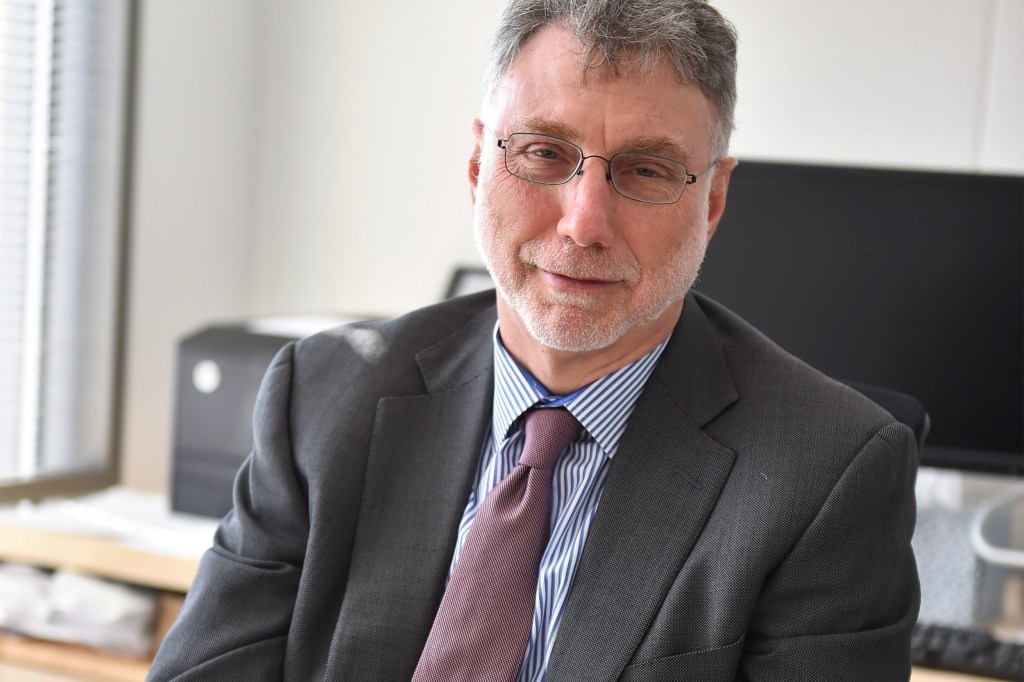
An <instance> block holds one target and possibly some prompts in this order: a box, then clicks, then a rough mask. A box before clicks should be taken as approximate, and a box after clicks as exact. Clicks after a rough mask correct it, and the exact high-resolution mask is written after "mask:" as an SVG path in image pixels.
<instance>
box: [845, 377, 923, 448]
mask: <svg viewBox="0 0 1024 682" xmlns="http://www.w3.org/2000/svg"><path fill="white" fill-rule="evenodd" d="M840 381H842V383H844V384H846V385H847V386H849V387H850V388H852V389H853V390H855V391H857V392H858V393H860V394H861V395H862V396H864V397H865V398H867V399H869V400H871V401H872V402H874V403H875V404H877V405H878V406H879V407H881V408H882V409H884V410H886V411H887V412H888V413H889V414H891V415H892V416H893V418H894V419H896V421H898V422H900V423H901V424H906V425H907V426H909V427H910V428H911V429H912V430H913V432H914V437H915V438H917V451H918V453H920V452H921V450H922V449H923V448H924V441H925V439H926V438H927V437H928V431H929V430H930V429H931V426H932V421H931V418H930V417H929V416H928V410H927V409H925V406H924V404H922V403H921V401H920V400H918V399H917V398H915V397H914V396H912V395H907V394H906V393H900V392H899V391H894V390H892V389H889V388H882V387H881V386H872V385H870V384H862V383H859V382H856V381H845V380H842V379H840Z"/></svg>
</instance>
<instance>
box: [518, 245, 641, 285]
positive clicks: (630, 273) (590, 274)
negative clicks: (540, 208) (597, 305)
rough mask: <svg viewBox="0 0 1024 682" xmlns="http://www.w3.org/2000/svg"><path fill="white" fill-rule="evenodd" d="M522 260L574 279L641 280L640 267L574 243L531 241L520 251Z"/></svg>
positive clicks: (631, 261) (634, 263)
mask: <svg viewBox="0 0 1024 682" xmlns="http://www.w3.org/2000/svg"><path fill="white" fill-rule="evenodd" d="M519 258H520V260H522V261H523V262H524V263H527V264H528V265H534V266H536V267H538V268H541V269H543V270H547V271H548V272H553V273H555V274H559V275H564V276H566V277H571V278H573V279H584V280H585V279H589V280H601V281H608V282H612V281H626V282H635V281H637V280H638V279H640V264H639V263H637V262H636V260H635V259H632V258H629V259H628V260H624V259H623V258H622V256H616V255H614V254H613V253H612V252H611V251H608V250H604V249H595V248H583V247H580V246H577V245H576V244H575V243H574V242H573V241H572V240H566V241H561V242H559V243H558V244H551V243H538V242H536V241H531V242H527V243H525V244H523V245H522V246H521V247H520V249H519Z"/></svg>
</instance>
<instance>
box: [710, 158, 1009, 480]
mask: <svg viewBox="0 0 1024 682" xmlns="http://www.w3.org/2000/svg"><path fill="white" fill-rule="evenodd" d="M696 288H697V289H698V290H700V291H703V292H705V293H707V294H708V295H710V296H712V297H713V298H715V299H716V300H718V301H720V302H721V303H723V304H724V305H726V306H727V307H729V308H731V309H732V310H734V311H735V312H737V313H738V314H739V315H741V316H742V317H744V318H746V319H747V320H748V321H749V322H751V323H752V324H754V325H755V326H757V327H758V328H759V329H761V331H763V332H764V333H765V334H767V335H768V336H769V337H771V338H772V339H773V340H774V341H776V342H777V343H778V344H779V345H781V346H782V347H783V348H785V349H787V350H788V351H790V352H792V353H793V354H795V355H797V356H798V357H800V358H802V359H803V360H805V361H806V362H808V363H809V364H811V365H813V366H815V367H817V368H818V369H820V370H821V371H823V372H825V373H826V374H828V375H830V376H832V377H836V378H839V379H843V380H848V381H856V382H860V383H867V384H875V385H878V386H883V387H886V388H892V389H896V390H899V391H902V392H905V393H909V394H911V395H914V396H916V397H917V398H919V399H920V400H921V401H922V402H923V403H924V404H925V406H926V407H927V409H928V412H929V414H930V416H931V420H932V428H931V432H930V435H929V437H928V445H927V446H926V447H925V450H924V453H923V456H922V463H924V464H932V465H938V466H954V467H957V468H964V469H975V470H988V471H998V472H1003V473H1018V474H1019V473H1020V472H1021V470H1022V468H1024V465H1022V452H1024V426H1022V414H1024V178H1021V177H1008V176H985V175H967V174H953V173H926V172H911V171H896V170H870V169H852V168H826V167H816V166H798V165H782V164H771V163H755V162H741V163H740V165H739V167H738V168H737V169H736V171H735V173H734V175H733V179H732V183H731V185H730V189H729V196H728V207H727V209H726V212H725V217H724V218H723V219H722V222H721V224H720V225H719V229H718V231H717V232H716V234H715V236H714V238H713V239H712V242H711V245H710V248H709V250H708V256H707V260H706V261H705V265H704V268H703V270H702V272H701V277H700V279H699V281H698V283H697V285H696Z"/></svg>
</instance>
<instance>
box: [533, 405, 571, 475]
mask: <svg viewBox="0 0 1024 682" xmlns="http://www.w3.org/2000/svg"><path fill="white" fill-rule="evenodd" d="M582 428H583V425H582V424H580V423H579V421H578V420H577V419H576V417H574V416H572V413H571V412H569V410H567V409H565V408H564V407H548V408H543V409H532V410H530V411H529V412H527V413H526V428H525V430H526V434H525V442H524V443H523V454H522V455H521V456H520V458H519V463H520V464H525V465H526V466H528V467H531V468H533V469H541V470H545V471H549V470H551V469H553V468H554V466H555V462H557V461H558V457H559V455H561V454H562V452H563V451H564V450H565V448H566V447H568V445H569V443H571V442H572V441H573V439H575V438H576V436H577V435H579V432H580V430H582Z"/></svg>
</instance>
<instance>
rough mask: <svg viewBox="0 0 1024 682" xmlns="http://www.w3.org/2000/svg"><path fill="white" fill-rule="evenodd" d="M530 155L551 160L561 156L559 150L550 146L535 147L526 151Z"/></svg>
mask: <svg viewBox="0 0 1024 682" xmlns="http://www.w3.org/2000/svg"><path fill="white" fill-rule="evenodd" d="M528 153H529V154H530V155H531V156H534V157H536V158H538V159H547V160H551V161H557V160H558V159H560V158H562V154H561V152H559V151H558V150H557V149H553V148H551V147H535V148H533V149H531V150H530V151H529V152H528Z"/></svg>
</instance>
